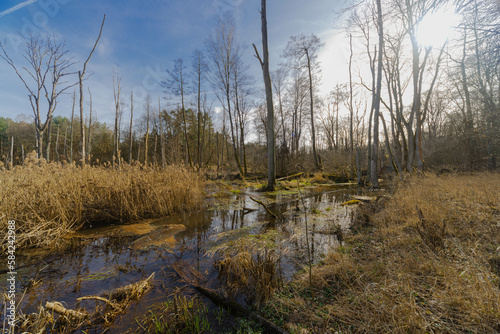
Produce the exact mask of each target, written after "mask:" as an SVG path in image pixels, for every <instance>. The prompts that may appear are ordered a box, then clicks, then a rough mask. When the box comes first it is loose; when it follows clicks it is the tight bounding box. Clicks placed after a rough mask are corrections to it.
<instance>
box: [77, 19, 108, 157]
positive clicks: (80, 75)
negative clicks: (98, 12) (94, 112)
mask: <svg viewBox="0 0 500 334" xmlns="http://www.w3.org/2000/svg"><path fill="white" fill-rule="evenodd" d="M105 20H106V15H104V17H103V18H102V23H101V28H100V29H99V36H98V37H97V39H96V41H95V43H94V47H93V48H92V50H91V51H90V54H89V56H88V58H87V60H85V62H84V63H83V69H82V70H81V71H78V83H79V87H80V121H81V122H80V124H81V127H80V133H81V136H82V138H81V140H82V142H81V143H82V154H81V157H82V160H81V163H82V165H84V164H85V157H86V155H85V152H86V150H85V122H84V117H83V80H84V76H85V71H86V70H87V64H88V63H89V61H90V58H92V55H93V54H94V52H95V49H96V48H97V44H98V43H99V40H100V39H101V35H102V28H103V27H104V21H105Z"/></svg>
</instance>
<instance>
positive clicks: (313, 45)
mask: <svg viewBox="0 0 500 334" xmlns="http://www.w3.org/2000/svg"><path fill="white" fill-rule="evenodd" d="M324 45H325V44H324V43H321V41H320V39H319V38H318V37H317V36H316V35H314V34H312V35H310V36H306V35H303V34H301V35H298V36H292V37H290V40H289V41H288V44H287V46H286V48H285V50H284V51H283V55H282V56H283V57H284V58H286V59H288V60H289V64H290V65H291V66H292V67H294V68H296V69H299V70H305V71H306V72H307V75H308V78H309V103H310V104H309V107H310V111H311V140H312V149H313V156H314V165H315V167H316V169H317V170H321V169H322V166H321V161H320V158H319V156H318V154H317V152H316V132H315V125H314V119H315V117H314V91H315V88H316V85H317V83H318V80H319V72H320V68H319V62H318V53H319V50H320V49H321V48H322V47H323V46H324Z"/></svg>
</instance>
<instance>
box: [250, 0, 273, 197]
mask: <svg viewBox="0 0 500 334" xmlns="http://www.w3.org/2000/svg"><path fill="white" fill-rule="evenodd" d="M260 15H261V23H262V28H261V30H262V58H261V57H260V55H259V51H258V50H257V47H256V46H255V44H253V48H254V50H255V56H256V57H257V59H258V60H259V63H260V66H261V67H262V75H263V77H264V86H265V88H266V106H267V190H268V191H272V190H274V189H275V188H276V143H275V135H274V104H273V87H272V85H271V75H270V73H269V47H268V41H267V11H266V0H262V2H261V10H260Z"/></svg>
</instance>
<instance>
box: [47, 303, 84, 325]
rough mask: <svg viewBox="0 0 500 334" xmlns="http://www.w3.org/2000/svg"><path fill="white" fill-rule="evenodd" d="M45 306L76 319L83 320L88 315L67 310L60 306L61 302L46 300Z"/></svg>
mask: <svg viewBox="0 0 500 334" xmlns="http://www.w3.org/2000/svg"><path fill="white" fill-rule="evenodd" d="M45 308H46V309H47V310H49V311H52V312H55V313H57V314H60V315H63V316H65V317H68V318H75V319H78V320H79V321H82V320H85V319H86V318H87V317H88V316H89V315H88V314H87V313H82V312H78V311H74V310H69V309H67V308H65V307H64V306H62V304H61V303H59V302H53V303H52V302H47V303H46V304H45Z"/></svg>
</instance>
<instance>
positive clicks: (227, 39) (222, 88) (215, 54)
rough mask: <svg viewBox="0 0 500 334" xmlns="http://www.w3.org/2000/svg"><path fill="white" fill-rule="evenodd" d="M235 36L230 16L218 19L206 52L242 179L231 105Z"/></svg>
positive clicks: (211, 77) (238, 54)
mask: <svg viewBox="0 0 500 334" xmlns="http://www.w3.org/2000/svg"><path fill="white" fill-rule="evenodd" d="M235 35H236V29H235V25H234V20H233V18H232V17H230V16H224V17H223V18H220V19H219V21H218V23H217V26H216V30H215V35H214V36H211V38H209V39H208V40H207V52H208V56H209V59H210V61H211V65H212V68H211V69H212V71H211V75H210V76H209V80H210V82H211V83H212V85H213V86H214V87H215V88H216V89H217V98H218V100H219V101H220V103H221V104H222V106H223V108H224V111H225V113H227V115H228V116H229V123H230V128H231V140H232V144H233V153H234V159H235V161H236V165H237V167H238V172H239V173H240V175H241V177H244V172H243V168H242V166H241V162H240V158H239V155H238V150H237V147H236V144H237V141H236V137H235V129H234V128H235V125H234V124H235V123H234V121H233V115H232V103H231V94H232V87H233V82H232V81H233V68H234V66H235V63H236V61H237V59H238V58H239V57H240V50H239V46H238V44H237V41H236V36H235ZM224 123H225V122H224ZM224 123H223V124H224ZM223 126H224V125H223ZM224 130H225V126H224V128H223V136H224V135H225V131H224Z"/></svg>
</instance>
